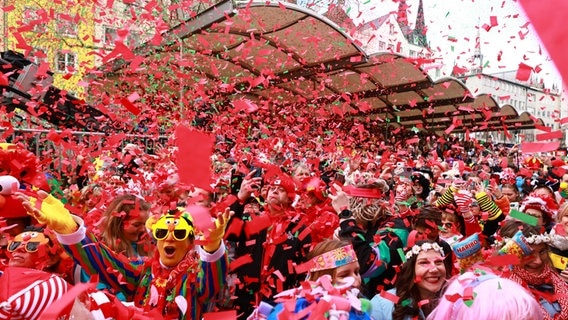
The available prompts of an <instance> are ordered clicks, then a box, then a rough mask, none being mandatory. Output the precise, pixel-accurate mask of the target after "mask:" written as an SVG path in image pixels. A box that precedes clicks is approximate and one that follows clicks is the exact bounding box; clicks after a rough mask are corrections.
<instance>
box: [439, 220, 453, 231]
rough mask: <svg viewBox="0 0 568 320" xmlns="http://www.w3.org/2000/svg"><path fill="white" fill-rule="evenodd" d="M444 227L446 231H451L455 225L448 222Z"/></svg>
mask: <svg viewBox="0 0 568 320" xmlns="http://www.w3.org/2000/svg"><path fill="white" fill-rule="evenodd" d="M442 226H443V227H444V229H446V230H449V229H451V228H453V227H454V224H453V223H451V222H446V223H443V224H442Z"/></svg>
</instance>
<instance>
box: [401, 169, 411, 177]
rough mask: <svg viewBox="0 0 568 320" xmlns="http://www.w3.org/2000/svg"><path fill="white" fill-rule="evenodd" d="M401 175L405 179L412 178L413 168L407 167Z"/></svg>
mask: <svg viewBox="0 0 568 320" xmlns="http://www.w3.org/2000/svg"><path fill="white" fill-rule="evenodd" d="M400 175H401V176H403V177H405V178H410V177H411V176H412V168H410V167H405V168H404V170H402V173H401V174H400Z"/></svg>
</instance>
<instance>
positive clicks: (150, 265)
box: [0, 137, 568, 320]
mask: <svg viewBox="0 0 568 320" xmlns="http://www.w3.org/2000/svg"><path fill="white" fill-rule="evenodd" d="M422 140H424V143H420V144H418V145H405V144H404V143H400V142H397V141H396V140H380V141H379V140H374V141H373V140H372V139H370V140H367V141H366V142H365V143H362V144H360V145H359V146H358V147H356V148H355V147H348V146H347V145H341V144H340V143H339V142H338V141H334V142H333V143H332V144H324V143H322V139H320V138H314V139H313V140H311V141H310V146H309V147H308V148H307V149H302V148H299V147H298V145H297V144H294V143H287V142H286V140H285V139H283V138H274V139H266V140H256V141H255V143H254V144H250V145H249V146H248V147H247V148H243V146H239V145H238V144H232V145H228V144H227V143H225V141H223V139H220V138H219V137H213V139H212V141H213V143H212V144H211V152H209V153H207V152H205V154H204V155H203V156H196V157H195V158H188V157H184V156H183V154H180V152H181V151H183V150H185V149H184V148H187V145H186V146H184V145H183V141H180V139H177V140H176V141H177V142H175V143H173V144H172V145H170V146H164V147H163V148H156V149H153V150H152V152H151V153H150V152H147V150H145V149H144V148H143V147H141V146H140V145H136V144H125V145H124V144H123V145H121V146H120V148H119V149H117V150H118V151H116V150H115V151H114V152H100V153H98V154H97V155H96V156H92V155H91V156H89V154H86V153H83V154H80V153H78V154H76V155H75V156H74V158H73V161H69V162H68V163H67V170H66V171H65V174H56V173H54V170H53V169H54V168H53V166H52V161H51V159H49V158H43V156H42V154H40V155H39V156H38V155H36V154H34V153H32V152H31V151H29V150H28V148H27V146H26V144H24V143H21V142H18V143H2V144H0V168H1V169H2V176H0V185H1V190H2V191H1V192H0V205H1V207H0V219H1V220H0V232H1V233H0V270H1V272H2V275H1V276H0V319H375V320H381V319H527V320H528V319H531V320H532V319H568V298H567V297H566V292H568V283H567V281H568V272H567V271H565V269H566V265H567V263H568V205H567V204H566V200H565V199H567V198H568V164H567V163H565V162H564V160H563V159H562V157H560V156H546V155H542V156H539V155H534V154H530V155H529V154H523V153H522V150H519V145H505V144H500V143H491V142H490V141H489V142H488V141H485V142H481V141H478V140H475V139H468V140H465V141H462V140H460V139H458V138H457V137H449V138H447V139H441V138H440V139H435V138H434V137H431V138H427V139H422ZM252 146H254V147H252ZM201 147H206V146H201ZM198 158H199V159H198ZM204 166H205V168H206V169H205V170H204V171H205V175H206V177H205V179H204V180H203V179H202V180H201V182H198V181H197V180H195V177H196V176H198V175H202V176H203V174H204V172H200V171H203V170H202V168H204ZM188 177H189V178H188ZM192 179H193V180H192ZM203 181H206V183H205V184H204V183H202V182H203Z"/></svg>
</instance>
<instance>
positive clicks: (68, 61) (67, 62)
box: [55, 51, 77, 73]
mask: <svg viewBox="0 0 568 320" xmlns="http://www.w3.org/2000/svg"><path fill="white" fill-rule="evenodd" d="M76 61H77V57H76V56H75V54H74V53H72V52H63V51H61V52H58V53H57V60H56V61H55V68H56V70H57V71H58V72H70V73H74V72H75V63H76Z"/></svg>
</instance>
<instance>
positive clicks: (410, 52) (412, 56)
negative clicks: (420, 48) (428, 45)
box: [408, 50, 416, 58]
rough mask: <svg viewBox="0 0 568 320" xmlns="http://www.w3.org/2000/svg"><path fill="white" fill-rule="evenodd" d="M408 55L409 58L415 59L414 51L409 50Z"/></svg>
mask: <svg viewBox="0 0 568 320" xmlns="http://www.w3.org/2000/svg"><path fill="white" fill-rule="evenodd" d="M408 55H409V56H410V57H411V58H414V57H416V51H414V50H410V51H409V53H408Z"/></svg>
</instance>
